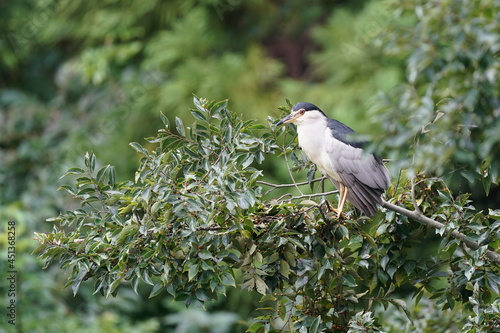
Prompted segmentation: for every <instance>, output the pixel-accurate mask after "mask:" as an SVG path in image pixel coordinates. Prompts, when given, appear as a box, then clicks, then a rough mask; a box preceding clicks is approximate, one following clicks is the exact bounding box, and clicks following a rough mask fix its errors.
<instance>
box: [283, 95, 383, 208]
mask: <svg viewBox="0 0 500 333" xmlns="http://www.w3.org/2000/svg"><path fill="white" fill-rule="evenodd" d="M285 123H293V124H295V125H297V134H298V138H299V146H300V147H301V148H302V150H303V151H304V153H305V154H306V155H307V157H308V158H309V159H310V160H311V161H312V162H313V163H314V164H316V166H317V167H318V170H319V171H320V172H321V173H323V175H325V176H326V177H327V178H328V179H330V181H331V182H332V183H333V185H334V186H335V187H336V188H337V189H338V190H339V204H338V208H337V210H335V211H336V212H337V214H338V217H340V215H341V214H342V209H343V207H344V204H345V201H346V199H347V200H348V201H349V202H351V203H352V204H353V205H354V206H355V207H356V208H358V209H359V210H361V211H362V212H363V213H365V214H366V215H368V216H373V215H375V213H376V212H377V204H378V205H381V204H382V198H381V197H382V194H383V193H384V191H385V190H386V189H387V187H388V186H389V183H390V177H389V171H388V170H387V168H386V167H385V165H384V163H383V162H382V160H381V159H380V158H378V157H377V156H375V155H373V154H368V153H366V152H364V151H363V142H361V141H356V138H355V137H354V136H355V135H356V132H354V130H352V129H351V128H350V127H349V126H347V125H345V124H343V123H341V122H340V121H338V120H335V119H330V118H328V117H327V116H326V115H325V113H324V112H323V111H321V109H320V108H318V107H317V106H316V105H314V104H311V103H304V102H302V103H298V104H296V105H294V106H293V107H292V110H291V113H290V114H289V115H288V116H286V117H285V118H283V119H281V120H280V121H279V122H278V124H277V125H281V124H285Z"/></svg>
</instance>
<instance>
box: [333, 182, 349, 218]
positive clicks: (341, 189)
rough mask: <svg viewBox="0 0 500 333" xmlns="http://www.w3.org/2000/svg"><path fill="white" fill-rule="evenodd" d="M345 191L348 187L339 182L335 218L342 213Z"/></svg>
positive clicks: (347, 190) (345, 196)
mask: <svg viewBox="0 0 500 333" xmlns="http://www.w3.org/2000/svg"><path fill="white" fill-rule="evenodd" d="M347 192H349V189H348V188H347V187H345V186H344V184H342V183H339V205H338V208H337V209H336V212H337V218H340V216H341V215H342V209H343V208H344V204H345V201H346V199H347Z"/></svg>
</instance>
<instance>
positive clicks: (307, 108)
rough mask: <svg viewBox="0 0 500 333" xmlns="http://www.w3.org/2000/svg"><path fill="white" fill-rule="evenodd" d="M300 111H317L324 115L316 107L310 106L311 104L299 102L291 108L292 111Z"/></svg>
mask: <svg viewBox="0 0 500 333" xmlns="http://www.w3.org/2000/svg"><path fill="white" fill-rule="evenodd" d="M300 109H304V110H305V111H313V110H317V111H319V112H321V113H323V114H325V113H324V112H323V111H321V109H320V108H318V107H317V106H316V105H314V104H312V103H307V102H300V103H297V104H295V105H294V106H293V107H292V111H297V110H300Z"/></svg>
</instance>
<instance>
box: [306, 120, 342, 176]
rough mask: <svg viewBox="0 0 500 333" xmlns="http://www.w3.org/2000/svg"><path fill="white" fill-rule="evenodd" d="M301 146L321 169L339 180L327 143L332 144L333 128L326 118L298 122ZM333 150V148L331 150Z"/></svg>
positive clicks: (326, 174)
mask: <svg viewBox="0 0 500 333" xmlns="http://www.w3.org/2000/svg"><path fill="white" fill-rule="evenodd" d="M297 135H298V139H299V146H300V147H301V148H302V150H303V151H304V153H305V154H306V156H307V157H308V158H309V159H310V160H311V162H313V163H314V164H316V166H317V167H318V169H319V171H320V172H321V173H323V174H324V175H325V176H329V177H331V178H333V179H335V180H337V181H340V178H339V176H338V174H337V172H336V170H335V169H334V167H333V165H332V163H331V158H332V156H329V154H328V151H329V150H330V149H326V147H327V146H326V145H332V144H333V142H332V140H333V137H332V135H331V130H330V129H329V128H328V127H327V125H326V119H315V121H314V122H303V123H300V124H297ZM330 151H331V150H330Z"/></svg>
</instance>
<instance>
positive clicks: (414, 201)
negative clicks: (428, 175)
mask: <svg viewBox="0 0 500 333" xmlns="http://www.w3.org/2000/svg"><path fill="white" fill-rule="evenodd" d="M415 185H416V184H415V177H413V178H412V179H411V202H412V203H413V209H415V212H416V213H418V214H422V211H421V210H420V207H418V203H417V198H416V197H415Z"/></svg>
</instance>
